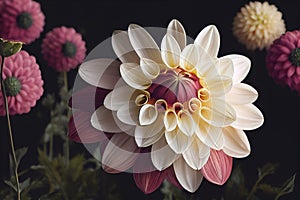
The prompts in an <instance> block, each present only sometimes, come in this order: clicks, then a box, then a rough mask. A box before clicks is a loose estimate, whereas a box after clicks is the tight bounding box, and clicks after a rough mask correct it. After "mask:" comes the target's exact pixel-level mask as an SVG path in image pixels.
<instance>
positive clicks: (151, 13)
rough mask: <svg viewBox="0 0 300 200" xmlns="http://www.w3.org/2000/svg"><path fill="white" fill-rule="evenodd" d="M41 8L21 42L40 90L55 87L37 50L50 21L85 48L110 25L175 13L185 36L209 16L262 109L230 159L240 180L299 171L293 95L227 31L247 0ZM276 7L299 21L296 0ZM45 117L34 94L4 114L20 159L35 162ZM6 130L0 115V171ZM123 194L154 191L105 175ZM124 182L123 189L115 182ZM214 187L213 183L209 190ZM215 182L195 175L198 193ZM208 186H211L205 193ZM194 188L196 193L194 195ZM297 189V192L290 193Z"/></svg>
mask: <svg viewBox="0 0 300 200" xmlns="http://www.w3.org/2000/svg"><path fill="white" fill-rule="evenodd" d="M38 2H40V3H41V7H42V11H43V12H44V14H45V16H46V25H45V27H44V32H43V33H42V35H41V37H40V38H39V39H38V40H36V41H35V42H34V43H32V44H31V45H29V46H26V47H24V49H26V50H27V51H29V52H30V53H31V54H33V55H35V56H36V57H37V61H38V63H39V64H40V67H41V71H42V75H43V79H44V82H45V84H44V89H45V92H44V96H45V94H47V93H51V92H57V91H58V87H57V84H56V81H57V76H58V73H57V72H55V71H54V70H53V69H52V68H49V67H48V66H47V65H46V63H45V61H44V60H43V58H42V56H41V53H40V52H41V47H40V45H41V42H42V39H43V38H44V36H45V34H46V33H47V32H48V31H50V30H52V29H53V28H54V27H57V26H62V25H64V26H69V27H74V28H75V29H76V30H77V31H78V32H80V33H81V34H82V35H83V38H84V40H85V41H86V46H87V50H88V52H90V51H91V50H92V49H93V48H94V47H96V46H97V44H99V43H100V42H102V41H103V40H105V39H107V38H108V37H110V36H111V34H112V32H113V30H115V29H127V26H128V25H129V24H130V23H137V24H139V25H142V26H146V27H166V26H167V25H168V23H169V22H170V21H171V20H172V19H173V18H176V19H178V20H179V21H180V22H181V23H182V24H183V25H184V27H185V30H186V33H187V35H188V36H190V37H192V38H195V37H196V36H197V34H198V33H199V31H200V30H202V29H203V28H204V27H205V26H206V25H209V24H215V25H216V26H217V27H218V29H219V32H220V34H221V48H220V51H219V56H222V55H226V54H231V53H238V54H243V55H246V56H248V57H249V58H250V59H251V61H252V68H251V71H250V73H249V75H248V76H247V78H246V80H245V81H244V82H246V83H249V84H250V85H252V86H253V87H254V88H256V89H257V91H258V92H259V98H258V100H257V101H256V102H255V105H257V106H258V107H259V109H260V110H262V112H263V114H264V116H265V123H264V125H263V126H262V127H261V128H259V129H257V130H254V131H247V132H246V133H247V135H248V138H249V140H250V144H251V148H252V152H251V154H250V156H248V157H247V158H245V159H235V160H234V165H235V166H237V165H240V166H242V169H243V170H244V172H245V173H246V176H247V178H248V179H247V180H246V181H247V182H249V184H251V183H253V182H254V181H255V180H256V177H257V168H258V167H261V166H263V165H264V164H266V163H268V162H272V163H279V164H280V166H279V168H278V170H277V171H276V173H275V175H273V177H270V178H269V179H268V180H269V181H270V182H274V185H280V184H282V183H283V182H284V181H285V180H286V179H287V178H289V177H291V176H292V175H293V174H294V173H296V172H299V164H298V163H299V148H300V147H299V134H300V117H299V115H300V96H299V94H296V93H295V92H292V91H290V90H289V88H283V87H281V86H279V85H277V84H276V83H274V82H273V80H272V79H271V78H270V77H269V76H268V73H267V70H266V65H265V55H266V51H248V50H246V48H245V46H243V45H242V44H239V43H238V42H237V40H236V39H235V38H234V36H233V34H232V21H233V18H234V16H235V15H236V13H237V12H238V11H239V10H240V8H241V7H242V6H244V5H245V4H246V3H248V2H249V1H245V0H222V1H220V0H208V1H201V2H200V1H191V0H182V1H173V0H151V1H150V0H149V1H141V0H50V1H49V0H39V1H38ZM269 3H271V4H275V5H276V6H277V7H278V9H279V10H280V11H281V12H282V13H283V18H284V20H285V23H286V28H287V30H295V29H300V2H299V1H295V0H272V1H269ZM76 74H77V70H73V71H71V72H70V73H69V82H70V85H69V87H72V85H73V81H74V79H75V76H76ZM48 122H49V113H48V112H46V111H45V112H43V108H42V106H41V102H40V101H39V102H38V104H37V106H36V107H35V108H34V109H32V111H31V112H30V113H29V114H25V115H22V116H14V117H12V124H13V131H14V139H15V144H16V147H17V148H19V147H22V146H28V147H29V152H28V154H27V156H26V157H25V158H24V160H23V161H22V162H23V164H22V165H23V166H24V167H26V165H28V166H29V165H32V164H36V162H37V147H38V145H39V143H40V140H41V139H42V135H43V132H44V128H45V126H46V124H47V123H48ZM8 147H9V146H8V132H7V128H6V121H5V119H4V118H3V117H2V118H0V175H1V177H0V178H5V177H7V175H8V156H7V155H8ZM82 151H84V148H82V145H75V146H73V148H72V152H73V153H76V152H82ZM112 179H116V181H117V184H118V188H119V189H120V191H122V195H123V196H124V199H132V195H134V196H137V199H161V198H162V197H161V196H160V195H159V194H158V193H159V192H156V193H154V194H151V195H148V196H146V195H143V194H142V192H140V191H139V190H138V189H137V188H136V186H135V184H134V182H133V178H132V176H131V174H122V175H117V176H112ZM122 188H126V190H122ZM216 188H217V190H216ZM299 188H300V181H299V177H296V188H295V191H294V192H293V193H292V194H290V195H287V196H285V197H283V198H282V199H299V195H298V194H297V193H299ZM222 190H223V188H222V187H220V186H216V185H212V184H210V183H208V182H207V181H203V183H202V185H201V186H200V192H199V194H200V195H201V196H202V197H203V198H200V199H211V197H220V195H221V194H222ZM210 191H214V192H215V191H218V193H217V194H216V193H214V194H210ZM201 196H200V197H201ZM297 197H298V198H297Z"/></svg>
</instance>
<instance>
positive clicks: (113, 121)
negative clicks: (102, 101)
mask: <svg viewBox="0 0 300 200" xmlns="http://www.w3.org/2000/svg"><path fill="white" fill-rule="evenodd" d="M91 123H92V126H93V127H94V128H96V129H98V130H100V131H104V132H109V133H120V132H127V131H129V130H130V129H132V126H130V125H127V124H124V123H122V122H121V121H119V120H118V117H117V116H116V114H114V112H112V111H111V110H108V109H106V108H105V107H104V106H100V107H99V108H98V109H97V110H96V111H95V112H94V113H93V115H92V117H91Z"/></svg>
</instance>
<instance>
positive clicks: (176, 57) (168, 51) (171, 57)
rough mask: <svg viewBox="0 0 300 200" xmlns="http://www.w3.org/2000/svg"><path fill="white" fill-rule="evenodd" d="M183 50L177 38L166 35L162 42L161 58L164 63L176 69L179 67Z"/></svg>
mask: <svg viewBox="0 0 300 200" xmlns="http://www.w3.org/2000/svg"><path fill="white" fill-rule="evenodd" d="M180 53H181V49H180V46H179V45H178V43H177V41H176V40H175V38H174V37H173V36H172V35H170V34H166V35H165V36H164V37H163V39H162V42H161V57H162V60H163V61H164V63H165V64H166V65H167V66H169V67H171V68H175V67H178V66H179V62H180Z"/></svg>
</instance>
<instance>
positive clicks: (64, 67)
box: [42, 26, 86, 72]
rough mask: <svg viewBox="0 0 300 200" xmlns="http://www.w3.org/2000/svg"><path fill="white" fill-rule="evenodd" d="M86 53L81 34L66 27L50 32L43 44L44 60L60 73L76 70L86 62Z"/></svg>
mask: <svg viewBox="0 0 300 200" xmlns="http://www.w3.org/2000/svg"><path fill="white" fill-rule="evenodd" d="M85 52H86V48H85V42H84V41H83V40H82V36H81V34H79V33H77V32H76V31H75V29H74V28H67V27H64V26H62V27H58V28H54V29H53V30H52V31H50V32H48V33H47V35H46V37H45V38H44V40H43V44H42V54H43V56H44V59H45V60H46V61H47V63H48V65H49V66H50V67H53V68H54V69H55V70H57V71H59V72H62V71H69V70H71V69H74V68H76V67H77V66H78V64H80V63H82V61H83V60H84V58H85Z"/></svg>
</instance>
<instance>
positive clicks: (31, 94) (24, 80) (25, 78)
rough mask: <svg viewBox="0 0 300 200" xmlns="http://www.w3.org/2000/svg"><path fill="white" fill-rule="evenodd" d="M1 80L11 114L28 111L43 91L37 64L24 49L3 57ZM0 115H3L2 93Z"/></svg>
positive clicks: (0, 95)
mask: <svg viewBox="0 0 300 200" xmlns="http://www.w3.org/2000/svg"><path fill="white" fill-rule="evenodd" d="M3 80H4V87H5V90H6V94H7V100H8V107H9V114H11V115H15V114H23V113H28V112H29V111H30V109H31V108H32V107H34V106H35V104H36V101H37V100H38V99H40V97H41V96H42V94H43V91H44V90H43V84H44V82H43V80H42V76H41V71H40V69H39V65H38V64H37V63H36V60H35V57H33V56H30V55H29V54H28V53H27V52H26V51H20V52H19V53H17V54H15V55H13V56H10V57H8V58H5V60H4V66H3ZM0 115H5V109H4V101H3V97H2V93H0Z"/></svg>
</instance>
